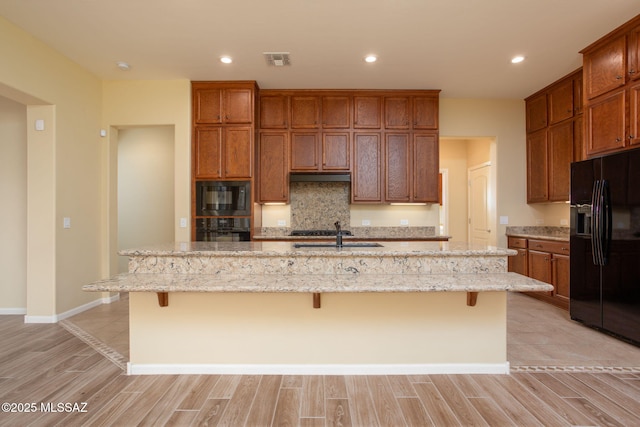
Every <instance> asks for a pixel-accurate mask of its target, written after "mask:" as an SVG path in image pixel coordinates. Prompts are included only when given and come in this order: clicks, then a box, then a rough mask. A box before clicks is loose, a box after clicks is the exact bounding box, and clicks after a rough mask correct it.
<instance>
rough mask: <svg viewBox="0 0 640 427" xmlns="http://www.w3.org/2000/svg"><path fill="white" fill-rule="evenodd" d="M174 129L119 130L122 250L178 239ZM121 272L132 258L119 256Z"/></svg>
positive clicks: (119, 228)
mask: <svg viewBox="0 0 640 427" xmlns="http://www.w3.org/2000/svg"><path fill="white" fill-rule="evenodd" d="M173 136H174V128H173V126H151V127H147V126H145V127H133V128H125V129H120V130H119V131H118V249H131V248H134V247H140V246H144V245H151V244H154V243H167V242H173V240H174V228H173V222H174V216H173V214H174V200H175V198H174V185H173V180H174V167H173V166H174V161H175V160H174V158H175V156H174V141H173ZM118 264H119V271H120V272H126V271H127V270H128V259H127V258H126V257H119V262H118Z"/></svg>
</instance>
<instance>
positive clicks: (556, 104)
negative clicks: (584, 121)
mask: <svg viewBox="0 0 640 427" xmlns="http://www.w3.org/2000/svg"><path fill="white" fill-rule="evenodd" d="M548 96H549V124H550V125H553V124H556V123H559V122H561V121H563V120H566V119H570V118H571V117H573V80H566V81H563V82H562V83H559V84H557V85H555V86H554V87H553V88H551V89H550V90H549V94H548Z"/></svg>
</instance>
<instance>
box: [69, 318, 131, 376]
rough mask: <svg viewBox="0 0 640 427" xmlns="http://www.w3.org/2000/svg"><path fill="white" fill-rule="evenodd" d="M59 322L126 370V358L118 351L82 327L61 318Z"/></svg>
mask: <svg viewBox="0 0 640 427" xmlns="http://www.w3.org/2000/svg"><path fill="white" fill-rule="evenodd" d="M59 324H60V326H62V327H63V328H64V329H66V330H67V331H69V332H70V333H71V334H72V335H75V336H76V337H77V338H79V339H80V340H81V341H83V342H85V343H86V344H88V345H89V346H90V347H91V348H93V349H94V350H95V351H97V352H98V353H100V354H102V355H103V356H104V357H106V358H107V359H109V360H110V361H111V362H113V364H114V365H116V366H117V367H118V368H120V369H122V370H123V371H125V372H126V370H127V362H128V360H127V358H126V357H124V356H123V355H122V354H120V353H119V352H118V351H116V350H114V349H113V348H111V347H109V346H108V345H107V344H105V343H104V342H102V341H100V340H99V339H98V338H96V337H94V336H93V335H91V334H89V333H88V332H86V331H85V330H84V329H82V328H80V327H78V326H77V325H75V324H73V323H72V322H70V321H69V320H62V321H60V322H59Z"/></svg>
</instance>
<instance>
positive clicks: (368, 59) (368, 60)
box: [364, 55, 378, 62]
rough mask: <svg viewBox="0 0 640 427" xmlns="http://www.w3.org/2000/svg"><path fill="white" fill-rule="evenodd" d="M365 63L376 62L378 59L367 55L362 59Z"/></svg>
mask: <svg viewBox="0 0 640 427" xmlns="http://www.w3.org/2000/svg"><path fill="white" fill-rule="evenodd" d="M364 60H365V62H376V61H377V60H378V57H377V56H375V55H367V56H365V57H364Z"/></svg>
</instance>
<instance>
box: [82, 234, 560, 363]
mask: <svg viewBox="0 0 640 427" xmlns="http://www.w3.org/2000/svg"><path fill="white" fill-rule="evenodd" d="M381 244H382V246H379V247H362V246H359V245H356V247H342V248H336V247H313V246H312V247H302V248H296V247H295V245H294V243H290V242H218V243H213V242H206V243H205V242H194V243H175V244H169V245H161V246H154V247H149V248H140V249H133V250H127V251H122V252H121V254H122V255H125V256H128V257H129V260H130V261H129V273H127V274H123V275H119V276H116V277H114V278H111V279H108V280H102V281H99V282H96V283H93V284H91V285H87V286H85V287H84V289H85V290H86V291H110V292H130V313H129V316H130V362H129V369H128V370H129V373H132V374H144V373H154V374H155V373H263V374H265V373H292V374H293V373H300V374H314V373H317V374H359V373H362V374H376V373H380V374H383V373H387V374H388V373H436V372H447V373H455V372H460V373H462V372H464V373H471V372H473V373H481V372H487V373H507V372H508V369H509V364H508V361H507V360H506V292H508V291H548V290H549V289H550V285H547V284H544V283H542V282H538V281H536V280H533V279H530V278H527V277H524V276H521V275H518V274H514V273H507V256H509V255H511V254H513V253H515V252H514V251H511V250H508V249H499V248H492V247H471V246H468V245H466V244H459V243H458V244H456V243H450V242H382V243H381Z"/></svg>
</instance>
